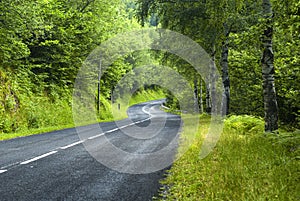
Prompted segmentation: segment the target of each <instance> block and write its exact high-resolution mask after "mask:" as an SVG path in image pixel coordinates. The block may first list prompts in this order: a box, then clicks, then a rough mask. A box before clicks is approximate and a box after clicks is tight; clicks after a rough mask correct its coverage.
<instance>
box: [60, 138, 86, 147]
mask: <svg viewBox="0 0 300 201" xmlns="http://www.w3.org/2000/svg"><path fill="white" fill-rule="evenodd" d="M83 142H84V141H82V140H80V141H78V142H74V143H72V144H69V145H66V146H64V147H60V149H68V148H70V147H73V146H76V145H78V144H81V143H83Z"/></svg>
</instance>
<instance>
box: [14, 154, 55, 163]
mask: <svg viewBox="0 0 300 201" xmlns="http://www.w3.org/2000/svg"><path fill="white" fill-rule="evenodd" d="M55 153H57V151H51V152H49V153H46V154H43V155H40V156H38V157H35V158H32V159H30V160H27V161H24V162H22V163H20V164H21V165H26V164H28V163H31V162H33V161H37V160H39V159H42V158H45V157H47V156H50V155H52V154H55Z"/></svg>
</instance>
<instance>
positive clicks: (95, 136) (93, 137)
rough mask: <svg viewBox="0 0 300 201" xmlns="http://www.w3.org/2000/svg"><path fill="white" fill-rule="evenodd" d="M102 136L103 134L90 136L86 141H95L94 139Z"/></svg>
mask: <svg viewBox="0 0 300 201" xmlns="http://www.w3.org/2000/svg"><path fill="white" fill-rule="evenodd" d="M104 134H105V133H100V134H98V135H94V136H92V137H89V138H88V140H93V139H95V138H97V137H101V136H103V135H104Z"/></svg>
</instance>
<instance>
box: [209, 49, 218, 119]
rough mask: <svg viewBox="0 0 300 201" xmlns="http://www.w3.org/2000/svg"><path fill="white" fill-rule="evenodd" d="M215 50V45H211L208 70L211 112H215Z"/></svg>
mask: <svg viewBox="0 0 300 201" xmlns="http://www.w3.org/2000/svg"><path fill="white" fill-rule="evenodd" d="M215 56H216V51H215V46H213V52H212V57H211V58H212V59H211V71H210V80H211V85H210V88H211V89H210V91H211V92H210V98H211V113H212V114H216V113H217V110H218V109H217V102H218V101H217V96H216V95H217V91H216V90H217V89H216V87H217V86H216V81H217V78H216V72H217V66H216V58H215Z"/></svg>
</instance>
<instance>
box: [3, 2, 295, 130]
mask: <svg viewBox="0 0 300 201" xmlns="http://www.w3.org/2000/svg"><path fill="white" fill-rule="evenodd" d="M0 10H1V13H0V22H1V23H0V35H1V37H0V40H1V45H0V82H1V85H0V116H1V118H0V132H2V133H10V132H17V131H20V130H24V129H31V128H40V127H47V126H56V125H67V124H71V123H72V106H71V105H72V89H73V85H74V81H75V79H76V76H77V72H78V69H79V68H80V67H81V65H82V64H83V62H84V60H85V59H86V57H87V56H88V55H89V53H90V52H91V51H92V50H93V49H95V48H96V47H97V46H99V45H100V44H101V43H102V42H104V41H106V40H107V39H109V38H111V37H113V36H115V35H116V34H119V33H124V32H128V31H130V30H134V29H139V28H141V27H153V28H157V27H158V28H164V29H170V30H172V31H176V32H179V33H181V34H183V35H186V36H188V37H190V38H191V39H193V40H194V41H196V42H197V43H199V44H200V45H201V46H202V47H203V48H204V49H205V50H206V52H207V53H209V55H210V56H211V59H212V61H213V62H214V66H215V67H216V68H217V69H218V70H219V71H220V72H221V74H222V79H223V84H224V97H225V98H224V99H226V100H227V101H226V103H227V104H226V107H225V106H224V107H225V108H226V109H225V113H226V114H249V115H254V116H260V117H264V116H265V118H266V122H267V124H266V130H269V131H272V130H276V129H277V125H276V124H277V108H278V114H279V117H278V119H279V122H278V124H279V126H288V128H299V126H300V124H299V122H300V102H299V101H300V100H299V95H300V91H299V88H300V66H299V65H300V60H299V52H300V49H299V48H300V32H299V30H300V3H299V1H296V0H291V1H285V0H272V1H271V2H270V1H267V0H254V1H253V0H252V1H248V0H242V1H237V0H184V1H183V0H137V1H131V0H123V1H119V0H110V1H107V0H104V1H103V0H101V1H99V0H40V1H32V0H30V1H27V0H6V1H1V2H0ZM273 52H274V54H273ZM149 59H150V60H152V61H154V60H155V62H156V63H160V64H162V65H164V66H173V68H174V69H177V71H178V72H179V73H180V74H182V75H183V76H184V77H186V78H187V79H188V80H189V82H190V84H191V86H193V88H194V89H195V90H194V91H195V95H196V96H195V98H196V99H197V103H198V105H199V108H198V109H199V110H200V112H207V113H210V112H211V100H210V93H211V90H210V87H211V86H210V84H209V83H205V82H204V80H203V79H202V78H201V76H200V75H198V74H196V73H195V72H194V71H193V70H191V66H190V64H189V63H187V62H186V61H183V60H182V59H180V58H178V57H176V56H174V55H171V54H170V53H164V52H157V51H151V50H149V51H142V52H137V53H132V54H130V55H126V57H123V58H120V59H119V60H118V61H117V62H115V63H114V64H113V65H114V68H109V69H107V71H106V72H104V75H103V79H101V85H100V86H101V100H100V102H102V103H103V104H101V106H102V107H105V108H103V110H102V111H106V110H109V100H110V98H111V90H112V89H113V87H114V86H115V85H116V83H117V82H118V81H119V80H121V78H122V76H123V75H125V74H126V73H128V72H129V71H131V70H132V69H133V68H136V67H138V66H139V65H141V64H143V62H145V61H147V62H149ZM96 91H97V90H96V89H95V96H96ZM167 97H168V100H167V104H168V106H169V107H171V108H174V109H175V108H176V107H178V103H177V102H176V99H175V98H174V97H173V96H172V94H167ZM109 117H110V114H109V112H103V113H102V114H101V115H100V116H99V118H100V119H107V118H109ZM268 122H269V123H268ZM270 122H271V123H270ZM272 122H273V123H272ZM270 124H274V125H270Z"/></svg>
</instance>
